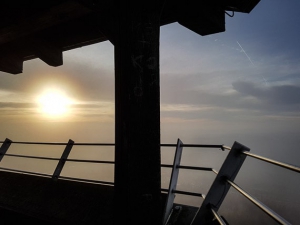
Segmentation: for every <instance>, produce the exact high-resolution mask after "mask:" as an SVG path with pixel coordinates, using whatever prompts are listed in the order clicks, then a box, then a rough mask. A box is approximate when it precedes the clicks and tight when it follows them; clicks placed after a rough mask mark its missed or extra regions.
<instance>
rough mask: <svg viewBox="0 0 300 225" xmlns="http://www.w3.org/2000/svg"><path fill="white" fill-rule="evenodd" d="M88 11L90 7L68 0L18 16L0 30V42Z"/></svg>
mask: <svg viewBox="0 0 300 225" xmlns="http://www.w3.org/2000/svg"><path fill="white" fill-rule="evenodd" d="M90 11H91V10H90V9H88V8H86V7H84V6H83V5H81V4H79V3H76V2H72V1H68V2H64V3H62V4H60V5H57V6H55V7H53V8H49V10H48V11H46V12H43V13H40V14H34V15H30V16H27V17H25V18H20V20H19V21H18V22H16V23H15V24H13V25H12V24H9V26H5V27H3V28H2V29H1V30H0V44H4V43H6V42H10V41H13V40H15V39H17V38H20V37H23V36H26V35H29V34H33V33H36V32H38V31H40V30H43V29H45V28H48V27H51V26H54V25H57V24H60V23H64V22H66V21H69V20H71V19H74V18H77V17H80V16H83V15H85V14H87V13H89V12H90Z"/></svg>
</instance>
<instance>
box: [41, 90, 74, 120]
mask: <svg viewBox="0 0 300 225" xmlns="http://www.w3.org/2000/svg"><path fill="white" fill-rule="evenodd" d="M38 102H39V105H40V110H41V111H42V112H43V113H45V114H47V115H51V116H61V115H65V114H66V113H67V112H68V108H69V106H70V105H71V100H70V99H69V98H67V97H66V96H65V95H64V94H63V93H61V92H59V91H56V90H51V91H48V92H45V93H44V94H43V95H42V96H40V97H39V99H38Z"/></svg>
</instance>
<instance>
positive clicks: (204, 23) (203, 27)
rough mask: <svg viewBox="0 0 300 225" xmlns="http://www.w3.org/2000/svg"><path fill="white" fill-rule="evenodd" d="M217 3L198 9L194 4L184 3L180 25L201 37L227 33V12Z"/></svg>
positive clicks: (179, 17) (179, 16) (179, 19)
mask: <svg viewBox="0 0 300 225" xmlns="http://www.w3.org/2000/svg"><path fill="white" fill-rule="evenodd" d="M214 1H216V0H214ZM217 2H218V1H217ZM217 2H213V1H212V3H207V4H206V5H205V6H204V5H203V6H204V7H197V4H195V3H194V2H188V3H183V4H182V5H180V7H181V10H180V13H179V15H178V23H179V24H181V25H182V26H184V27H186V28H188V29H190V30H191V31H194V32H195V33H197V34H200V35H209V34H214V33H219V32H223V31H225V11H224V9H223V7H221V5H220V3H217Z"/></svg>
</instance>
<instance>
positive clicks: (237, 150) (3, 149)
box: [0, 139, 300, 225]
mask: <svg viewBox="0 0 300 225" xmlns="http://www.w3.org/2000/svg"><path fill="white" fill-rule="evenodd" d="M70 141H71V140H69V143H70ZM0 143H3V145H2V147H1V148H0V161H1V159H2V158H3V156H9V157H20V158H31V159H42V160H53V161H54V160H55V161H59V162H61V161H64V162H83V163H99V164H114V163H115V162H114V161H105V160H89V159H74V158H73V159H72V158H68V156H62V157H61V158H55V157H42V156H32V155H20V154H9V153H6V151H7V150H8V148H9V146H10V144H32V145H64V146H68V144H69V143H67V142H66V143H62V142H56V143H55V142H14V141H11V140H9V139H6V140H5V141H0ZM71 145H79V146H115V144H114V143H74V142H73V141H72V143H71ZM160 146H161V147H177V148H178V147H180V148H183V147H187V148H220V149H221V150H223V151H224V150H229V151H230V152H232V151H234V152H235V153H234V154H239V155H240V154H242V155H244V157H246V156H250V157H253V158H256V159H259V160H262V161H265V162H268V163H271V164H274V165H277V166H280V167H283V168H285V169H288V170H292V171H295V172H298V173H300V167H298V166H295V165H291V164H288V163H283V162H280V161H276V160H273V159H269V158H267V157H263V156H260V155H256V154H253V153H250V152H249V149H248V150H245V148H246V149H247V147H245V146H243V147H242V148H241V149H240V148H239V147H236V146H235V145H233V147H232V148H231V147H228V146H225V145H203V144H183V143H182V142H181V141H180V143H179V144H161V145H160ZM241 146H242V145H241ZM69 151H71V149H69ZM174 165H175V164H174ZM174 165H171V164H161V167H164V168H173V169H174V168H176V169H185V170H198V171H200V170H201V171H212V172H214V173H215V174H217V177H221V178H222V177H223V175H222V173H223V172H224V171H222V168H221V171H220V173H221V174H219V172H218V171H216V170H215V169H214V168H210V167H197V166H188V165H180V161H179V163H178V164H176V166H174ZM223 165H224V164H223ZM222 167H223V166H222ZM62 168H63V166H62V167H61V169H62ZM0 170H3V171H10V172H16V173H22V174H31V175H37V176H43V177H49V178H51V177H52V178H54V175H50V174H45V173H37V172H30V171H24V170H18V169H10V168H4V167H0ZM59 173H60V172H59ZM59 173H58V176H56V179H57V178H58V177H59V178H60V179H64V180H73V181H79V182H89V183H95V184H104V185H114V182H109V181H99V180H89V179H82V178H75V177H68V176H60V175H59ZM225 183H228V184H230V186H231V187H233V188H235V189H236V190H237V191H239V192H240V193H241V194H242V195H243V196H245V197H246V198H247V199H249V200H250V201H251V202H253V203H254V204H255V205H256V206H257V207H259V208H260V209H262V210H263V211H264V212H265V213H267V214H268V215H269V216H270V217H272V218H273V219H274V220H275V221H277V222H278V223H280V224H287V225H288V224H290V223H289V222H288V221H287V220H285V219H284V218H282V217H281V216H280V215H278V214H277V213H275V212H274V211H272V210H271V209H270V208H268V207H267V206H265V205H264V204H263V203H261V202H259V201H258V200H256V199H255V198H253V197H252V196H251V195H250V194H248V193H247V192H245V191H244V190H243V189H242V188H240V187H239V186H238V185H237V184H235V183H234V182H233V180H229V179H225ZM161 191H165V192H170V193H171V192H172V193H173V194H174V193H176V194H182V195H190V196H195V197H202V198H204V199H205V201H206V200H207V199H206V195H204V194H201V193H195V192H188V191H182V190H177V189H176V188H174V189H172V190H171V191H170V190H169V189H164V188H161ZM224 198H225V197H224ZM220 204H221V203H220ZM218 207H219V206H218ZM209 210H210V213H211V214H212V215H213V216H214V217H215V218H216V219H217V220H218V222H219V223H220V224H226V223H225V222H224V220H223V219H222V217H221V216H220V215H219V214H218V213H217V210H218V208H216V206H215V205H214V207H211V208H210V209H209ZM193 222H194V221H193Z"/></svg>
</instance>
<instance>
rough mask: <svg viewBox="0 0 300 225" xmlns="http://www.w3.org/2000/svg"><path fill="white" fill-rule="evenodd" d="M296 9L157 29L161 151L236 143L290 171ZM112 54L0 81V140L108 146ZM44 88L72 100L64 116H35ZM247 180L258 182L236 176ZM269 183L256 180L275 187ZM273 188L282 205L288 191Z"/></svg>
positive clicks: (69, 56)
mask: <svg viewBox="0 0 300 225" xmlns="http://www.w3.org/2000/svg"><path fill="white" fill-rule="evenodd" d="M299 10H300V2H299V1H298V0H289V1H283V0H261V2H260V3H259V4H258V5H257V7H256V8H255V9H254V10H253V11H252V12H251V13H250V14H241V13H235V15H234V17H233V18H230V17H228V16H226V31H225V32H223V33H219V34H214V35H210V36H205V37H203V36H199V35H197V34H195V33H193V32H192V31H190V30H188V29H186V28H184V27H182V26H181V25H179V24H177V23H174V24H170V25H166V26H163V27H161V38H160V70H161V140H162V143H166V142H172V143H175V142H176V140H177V138H181V139H182V141H183V142H184V143H204V144H205V143H208V144H226V145H229V146H231V145H232V144H233V142H234V141H239V142H241V143H243V144H245V145H247V146H248V147H250V148H251V151H252V152H254V153H259V154H261V155H265V156H269V157H272V158H275V159H277V160H282V161H285V162H290V163H294V164H297V165H300V160H299V153H298V152H299V150H300V149H299V145H300V138H299V133H300V113H299V112H300V63H299V62H300V52H299V50H300V42H299V36H300V27H299V24H300V16H299ZM113 54H114V53H113V46H112V44H110V42H103V43H99V44H95V45H91V46H88V47H83V48H80V49H75V50H71V51H67V52H64V65H63V66H61V67H58V68H53V67H49V66H48V65H46V64H45V63H43V62H42V61H40V60H39V59H35V60H31V61H28V62H25V63H24V72H23V73H22V74H19V75H16V76H15V75H10V74H7V73H3V72H0V79H1V82H0V112H1V113H0V124H1V129H0V140H4V139H5V138H6V137H7V138H10V139H12V140H15V141H53V142H60V141H67V140H68V139H69V138H71V139H73V140H74V141H75V142H114V60H113V57H114V55H113ZM49 89H55V90H60V92H63V93H64V94H65V95H66V96H68V97H69V98H70V99H72V102H73V104H72V105H71V106H70V110H69V112H68V113H67V114H65V116H62V117H51V116H46V115H45V114H43V113H41V112H40V110H39V107H38V103H37V99H38V98H39V97H40V96H41V95H42V94H43V93H44V92H45V91H46V90H49ZM165 155H167V154H165V153H164V152H162V156H163V157H164V156H165ZM163 159H164V158H163ZM183 160H185V162H186V163H185V164H188V163H189V162H190V161H193V160H192V159H191V158H190V157H188V156H184V157H183ZM194 161H196V162H201V160H200V159H199V160H198V161H197V160H194ZM251 162H252V161H251ZM251 165H256V164H255V163H254V164H251ZM216 167H217V166H216ZM246 168H250V167H247V165H246ZM260 168H261V167H260ZM269 170H270V171H273V167H272V168H271V169H269ZM252 172H253V173H254V172H259V173H260V171H258V170H255V169H254V170H253V171H251V173H250V172H249V171H248V173H246V172H245V173H246V174H252ZM270 173H271V172H270ZM255 176H257V174H256V175H255ZM272 176H273V174H272ZM272 176H270V174H268V173H266V174H263V173H262V174H258V178H257V179H258V180H263V179H264V178H265V177H269V179H270V180H271V181H273V183H272V184H277V183H278V182H277V179H275V178H273V179H272V178H270V177H272ZM288 176H289V175H286V176H285V177H284V178H285V179H287V177H288ZM259 178H260V179H259ZM280 179H281V178H280ZM290 179H293V178H290ZM298 179H299V177H298ZM240 180H241V182H243V181H244V180H243V178H240ZM280 187H281V188H280V189H281V191H282V192H284V193H283V196H285V193H288V192H291V191H296V190H297V189H295V188H294V189H293V187H290V185H288V182H287V183H285V184H282V186H280ZM282 187H284V188H282ZM252 189H255V188H254V185H253V186H252ZM278 189H279V188H278ZM281 194H282V193H281ZM295 201H296V203H295V204H297V206H298V207H296V208H298V209H299V201H300V198H298V200H295ZM293 210H294V211H293V212H295V210H297V209H293ZM298 212H299V210H298Z"/></svg>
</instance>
